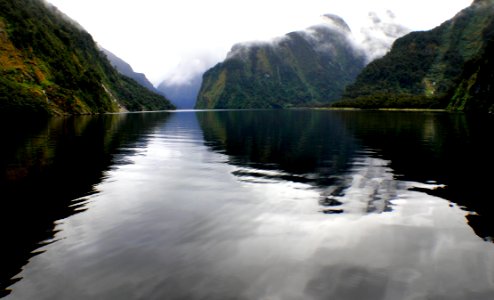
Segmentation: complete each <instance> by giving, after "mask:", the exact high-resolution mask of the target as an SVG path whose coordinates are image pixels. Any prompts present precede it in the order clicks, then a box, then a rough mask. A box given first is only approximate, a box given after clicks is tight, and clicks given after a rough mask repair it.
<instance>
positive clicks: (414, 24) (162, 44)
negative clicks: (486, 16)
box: [48, 0, 471, 84]
mask: <svg viewBox="0 0 494 300" xmlns="http://www.w3.org/2000/svg"><path fill="white" fill-rule="evenodd" d="M48 1H49V2H51V3H53V4H54V5H55V6H57V7H58V8H59V9H60V10H61V11H63V12H65V13H66V14H67V15H69V16H70V17H71V18H73V19H75V20H76V21H77V22H79V23H80V24H81V25H82V26H83V27H84V28H86V29H87V30H88V31H89V32H90V33H91V34H92V36H93V37H94V39H95V40H96V41H97V42H98V43H100V44H101V45H102V46H103V47H105V48H107V49H109V50H110V51H112V52H114V53H115V54H117V55H118V56H120V57H121V58H123V59H124V60H126V61H127V62H128V63H130V64H131V65H132V67H133V68H134V69H135V70H136V71H138V72H143V73H145V74H146V75H147V76H148V77H149V78H150V79H151V81H153V83H155V84H158V83H159V82H160V81H161V80H163V79H169V80H175V81H178V80H187V77H190V76H193V75H194V74H197V73H201V72H203V71H204V70H205V69H207V68H209V67H210V66H212V65H214V64H215V62H218V61H220V60H222V59H223V58H224V57H225V56H226V53H227V52H228V51H229V49H230V48H231V46H232V45H233V44H235V43H238V42H242V41H248V40H265V39H269V38H272V37H275V36H281V35H283V34H285V33H287V32H290V31H294V30H301V29H304V28H307V27H309V26H311V25H314V24H316V23H318V22H319V21H320V19H319V16H321V15H323V14H325V13H333V14H337V15H340V16H341V17H343V18H344V19H345V21H347V23H348V24H349V25H350V27H351V28H352V30H353V32H355V33H356V32H360V28H361V27H362V26H364V25H365V22H367V20H368V14H369V12H371V11H373V12H376V13H378V14H379V15H380V16H381V15H383V14H385V13H386V11H387V10H391V11H392V12H393V13H394V14H395V15H396V19H395V20H396V22H398V23H401V24H403V25H404V26H405V27H408V28H410V29H412V30H424V29H429V28H432V27H434V26H436V25H439V24H440V23H441V22H443V21H445V20H446V19H449V18H451V17H452V16H453V15H454V14H455V13H456V12H458V11H459V10H460V9H462V8H463V7H465V6H468V5H469V4H470V2H471V1H470V0H436V1H434V0H415V1H407V2H403V1H400V0H373V1H363V0H361V1H359V0H345V1H342V0H339V1H336V0H250V1H239V0H237V1H235V0H229V1H228V0H209V1H201V0H181V1H166V0H139V1H136V0H48Z"/></svg>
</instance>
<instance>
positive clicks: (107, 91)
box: [0, 0, 173, 114]
mask: <svg viewBox="0 0 494 300" xmlns="http://www.w3.org/2000/svg"><path fill="white" fill-rule="evenodd" d="M170 108H173V106H172V105H171V104H170V102H169V101H168V100H167V99H165V98H164V97H162V96H160V95H157V94H154V93H152V92H149V91H148V90H147V89H145V88H144V87H142V86H141V85H139V84H137V83H136V82H135V81H134V80H132V79H130V78H128V77H125V76H123V75H121V74H119V73H118V72H117V71H116V70H115V69H114V68H113V67H112V66H111V64H110V63H109V62H108V60H107V59H106V57H105V55H104V54H103V53H101V52H100V50H99V49H98V48H97V46H96V44H95V42H94V41H93V39H92V37H91V36H90V35H89V33H87V32H86V31H85V30H84V29H82V28H81V27H80V26H79V25H77V24H76V23H75V22H74V21H72V20H70V19H69V18H68V17H67V16H65V15H63V14H62V13H61V12H59V11H58V10H57V9H56V8H54V7H52V6H50V5H49V4H47V3H45V2H43V1H42V0H15V1H13V0H0V113H33V114H86V113H102V112H117V111H122V110H129V111H139V110H157V109H170Z"/></svg>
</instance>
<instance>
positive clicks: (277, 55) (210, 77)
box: [196, 15, 365, 109]
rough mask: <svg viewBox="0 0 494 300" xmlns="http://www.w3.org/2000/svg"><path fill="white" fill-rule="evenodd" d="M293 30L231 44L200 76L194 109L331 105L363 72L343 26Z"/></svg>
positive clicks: (330, 18)
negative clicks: (223, 57) (258, 40)
mask: <svg viewBox="0 0 494 300" xmlns="http://www.w3.org/2000/svg"><path fill="white" fill-rule="evenodd" d="M327 19H328V21H330V24H329V25H327V26H326V25H320V26H314V27H312V28H309V29H308V30H306V31H299V32H292V33H289V34H287V35H285V36H284V37H282V38H280V39H278V40H276V41H274V42H271V43H268V42H265V43H251V44H248V43H245V44H238V45H235V46H234V47H233V48H232V50H231V52H230V53H229V54H228V56H227V58H226V60H225V61H224V62H222V63H220V64H218V65H216V66H215V67H213V68H212V69H210V70H208V71H207V72H206V73H205V74H204V76H203V82H202V86H201V89H200V91H199V95H198V97H197V104H196V108H209V109H212V108H214V109H218V108H283V107H303V106H314V105H321V104H327V103H330V102H332V101H334V100H336V99H339V98H340V97H341V94H342V91H343V90H344V88H345V86H346V85H347V84H349V83H351V82H352V81H353V80H354V79H355V77H356V76H357V74H358V73H359V72H360V71H361V70H362V68H363V66H364V64H365V59H364V56H363V55H362V53H361V52H359V51H357V50H356V49H355V48H354V47H353V46H352V44H351V43H350V42H349V40H348V34H349V33H350V30H349V28H348V26H347V25H346V24H345V22H344V21H343V20H342V19H341V18H339V17H336V16H332V15H328V16H327Z"/></svg>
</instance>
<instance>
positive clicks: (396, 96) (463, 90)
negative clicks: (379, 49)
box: [335, 0, 494, 111]
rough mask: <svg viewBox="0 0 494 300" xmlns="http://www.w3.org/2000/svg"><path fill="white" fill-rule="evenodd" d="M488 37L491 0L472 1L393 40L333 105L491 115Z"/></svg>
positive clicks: (492, 29) (493, 20)
mask: <svg viewBox="0 0 494 300" xmlns="http://www.w3.org/2000/svg"><path fill="white" fill-rule="evenodd" d="M493 38H494V1H493V0H478V1H474V3H473V4H472V5H471V6H470V7H468V8H466V9H465V10H463V11H461V12H460V13H459V14H458V15H456V16H455V17H454V18H453V19H451V20H449V21H447V22H445V23H443V24H442V25H441V26H439V27H436V28H435V29H433V30H430V31H426V32H413V33H410V34H408V35H406V36H404V37H403V38H400V39H398V40H397V41H396V42H395V43H394V45H393V48H392V49H391V51H390V52H389V53H388V54H387V55H386V56H384V57H383V58H381V59H378V60H376V61H374V62H372V63H370V64H369V65H368V66H367V67H366V68H365V69H364V70H363V71H362V73H361V74H360V75H359V76H358V78H357V80H356V82H355V83H354V84H353V85H350V86H349V87H348V88H347V90H346V92H345V94H344V100H343V101H341V102H339V103H337V104H336V105H335V106H340V107H341V106H351V107H360V108H447V109H450V110H460V111H492V110H493V109H494V106H493V105H494V89H493V87H492V84H493V82H494V81H493V79H494V68H493V67H494V65H493V60H492V59H493V58H494V57H493V55H494V52H493V50H494V39H493Z"/></svg>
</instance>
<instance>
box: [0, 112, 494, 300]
mask: <svg viewBox="0 0 494 300" xmlns="http://www.w3.org/2000/svg"><path fill="white" fill-rule="evenodd" d="M0 125H1V126H2V131H3V140H4V143H3V145H2V147H1V149H0V193H1V194H0V195H1V196H0V199H1V201H0V214H1V216H0V217H1V221H0V222H1V224H0V225H1V227H0V233H1V237H2V241H1V248H2V252H1V256H0V291H1V294H0V297H1V296H4V297H5V298H4V299H26V300H29V299H41V300H44V299H46V300H57V299H61V300H62V299H63V300H65V299H71V300H79V299H146V300H148V299H193V300H194V299H242V300H243V299H256V300H257V299H265V300H268V299H269V300H274V299H283V300H284V299H288V300H290V299H317V300H319V299H321V300H323V299H324V300H325V299H340V300H346V299H352V300H353V299H371V300H372V299H386V300H401V299H410V300H412V299H413V300H422V299H423V300H425V299H486V300H487V299H494V244H493V243H492V242H491V240H492V238H491V237H492V236H494V202H493V201H494V197H493V196H492V192H493V185H494V180H493V179H494V175H492V170H494V156H493V153H494V146H493V145H492V141H491V140H492V138H491V135H492V132H494V119H493V118H489V117H478V116H476V117H469V116H465V115H462V114H448V113H424V112H420V113H419V112H357V111H305V110H300V111H299V110H296V111H219V112H175V113H145V114H122V115H105V116H96V117H73V118H66V119H52V120H49V121H47V122H46V121H45V122H43V121H34V120H32V122H29V123H28V124H26V123H25V122H20V121H18V122H14V121H8V122H7V121H2V123H1V124H0Z"/></svg>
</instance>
